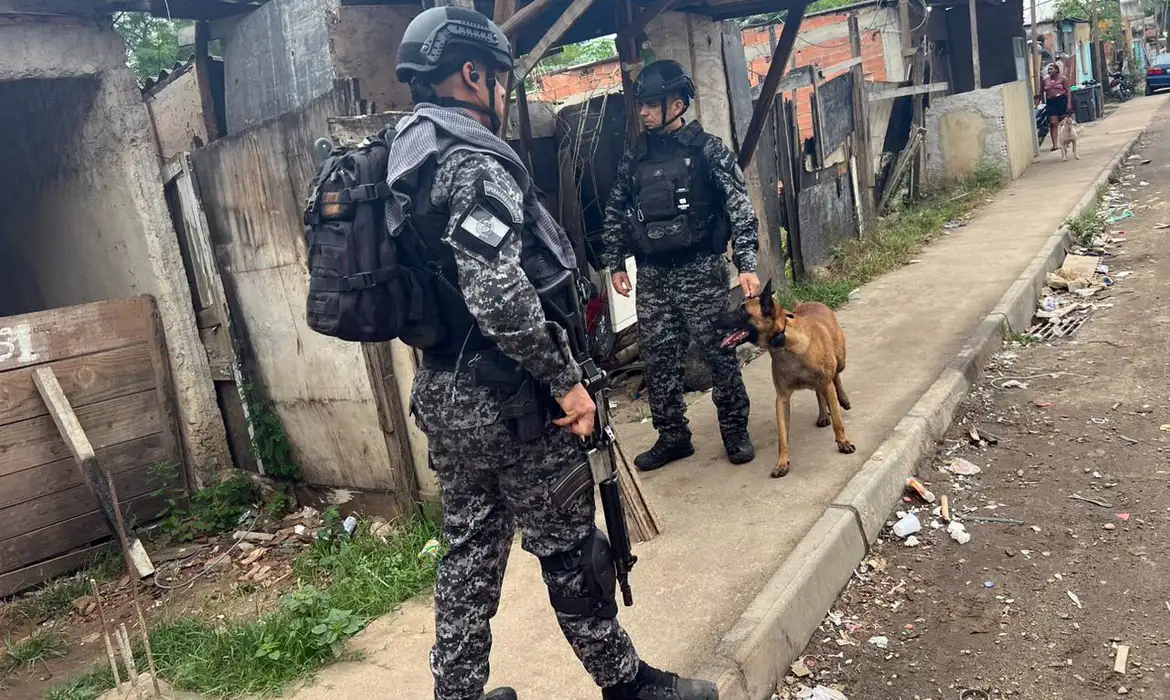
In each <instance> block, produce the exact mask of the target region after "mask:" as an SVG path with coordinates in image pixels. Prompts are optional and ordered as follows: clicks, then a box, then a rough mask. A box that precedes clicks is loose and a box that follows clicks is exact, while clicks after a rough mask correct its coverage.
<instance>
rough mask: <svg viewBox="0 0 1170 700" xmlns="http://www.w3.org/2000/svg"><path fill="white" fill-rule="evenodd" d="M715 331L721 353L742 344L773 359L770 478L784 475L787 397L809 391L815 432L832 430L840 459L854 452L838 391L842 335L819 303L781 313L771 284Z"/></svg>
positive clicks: (829, 312) (786, 466)
mask: <svg viewBox="0 0 1170 700" xmlns="http://www.w3.org/2000/svg"><path fill="white" fill-rule="evenodd" d="M720 326H721V327H722V328H723V329H724V330H725V331H728V335H727V336H726V337H725V338H724V340H723V343H722V345H723V347H735V346H737V345H740V344H742V343H745V342H751V343H755V344H756V345H758V346H760V347H762V348H765V349H766V350H767V351H768V353H769V354H770V355H771V356H772V383H773V384H774V385H775V387H776V424H777V426H776V427H777V430H778V432H779V439H780V455H779V458H778V459H777V460H776V467H775V468H774V469H773V470H772V476H773V477H781V476H784V475H785V474H787V473H788V469H789V467H790V465H791V462H790V460H789V457H788V423H789V413H790V410H791V400H792V392H794V391H796V390H798V389H812V390H813V391H815V392H816V393H817V406H818V408H819V409H820V410H819V411H818V414H817V427H820V428H823V427H825V426H827V425H829V424H830V423H832V425H833V435H834V437H835V438H836V441H837V449H838V450H840V451H841V452H844V453H845V454H851V453H853V452H854V451H855V450H856V449H857V448H855V447H854V446H853V443H851V442H849V438H847V437H845V423H844V421H843V420H842V418H841V409H845V410H846V411H848V410H849V408H850V406H849V397H848V396H846V395H845V389H844V388H843V387H842V386H841V372H843V371H844V370H845V334H844V333H843V332H842V331H841V326H840V325H838V324H837V316H836V314H834V313H833V311H832V310H831V309H830V308H829V307H827V306H825V305H824V304H821V303H818V302H808V303H804V304H801V305H799V306H797V307H796V308H795V309H793V310H792V312H788V311H785V310H784V308H783V307H782V306H780V305H779V304H777V303H776V302H775V300H774V299H773V298H772V283H771V282H768V284H767V285H765V286H764V291H763V292H761V293H760V296H759V297H756V298H752V299H746V300H744V302H743V303H742V304H740V305H739V307H738V308H737V309H735V310H734V311H730V312H728V313H727V314H724V316H723V318H722V320H721V322H720Z"/></svg>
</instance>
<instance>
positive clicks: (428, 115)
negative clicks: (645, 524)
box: [386, 7, 718, 700]
mask: <svg viewBox="0 0 1170 700" xmlns="http://www.w3.org/2000/svg"><path fill="white" fill-rule="evenodd" d="M511 68H512V53H511V48H510V46H509V44H508V40H507V38H506V37H505V36H504V34H503V33H502V32H501V31H500V29H499V28H498V27H497V26H496V25H495V24H494V23H492V22H491V21H490V20H488V19H487V18H486V17H484V16H483V15H481V14H479V13H477V12H474V11H472V10H467V9H463V8H456V7H439V8H433V9H429V10H426V11H424V12H422V13H421V14H420V15H418V16H417V17H416V18H415V19H414V20H413V21H412V22H411V23H410V25H409V27H408V28H407V29H406V33H405V36H404V37H403V40H402V44H401V45H400V47H399V50H398V65H397V74H398V78H399V80H402V81H403V82H407V83H409V84H410V87H411V94H412V96H413V98H414V102H415V110H414V112H413V113H412V115H410V116H408V117H405V118H404V119H403V120H402V121H401V122H399V124H398V127H397V134H396V136H395V140H394V142H393V145H392V147H391V151H390V155H389V172H388V173H387V184H388V185H389V187H390V190H391V193H392V196H391V197H390V199H389V202H388V204H387V208H386V223H387V230H388V231H390V232H391V235H396V236H399V237H400V239H401V241H402V242H401V243H400V244H399V245H400V250H402V251H406V252H404V255H407V256H408V257H409V255H410V252H409V251H411V250H413V251H414V254H415V255H416V258H417V259H414V260H406V262H407V263H410V264H413V265H414V266H415V267H416V268H417V269H425V270H429V271H430V273H431V274H430V276H428V275H424V274H421V273H420V275H419V277H418V280H419V282H420V284H422V285H423V286H424V288H427V289H429V288H430V287H427V286H426V285H432V286H433V288H434V290H436V291H435V294H434V297H435V300H436V301H435V303H436V304H437V312H436V313H435V314H433V317H434V320H435V324H436V325H435V330H436V335H435V340H434V342H432V343H429V344H428V345H427V347H426V348H425V349H424V352H423V361H422V368H421V369H420V371H419V372H418V374H417V376H416V378H415V383H414V388H413V392H412V409H413V413H414V415H415V419H416V421H417V422H418V425H419V426H420V428H421V429H422V430H423V432H425V433H426V435H427V438H428V441H429V456H430V462H431V466H432V468H433V469H434V470H435V472H436V473H437V475H438V478H439V483H440V486H441V488H442V503H443V533H444V537H445V539H446V541H447V543H448V545H449V550H448V552H447V554H446V555H445V556H444V557H443V559H442V561H441V562H440V564H439V574H438V580H437V581H436V582H435V623H436V624H435V626H436V640H435V645H434V647H433V649H432V651H431V671H432V673H433V675H434V678H435V698H436V700H479V699H480V698H481V697H486V698H490V699H491V700H514V698H515V697H516V695H515V692H514V691H513V690H512V689H510V688H501V689H497V690H495V691H492V692H491V693H489V694H488V695H486V696H482V693H483V690H484V684H485V683H486V682H487V678H488V657H489V653H490V651H491V630H490V623H491V619H492V617H493V616H494V615H495V613H496V609H497V606H498V603H499V598H500V589H501V586H502V584H503V578H504V569H505V565H506V563H507V560H508V554H509V550H510V549H511V546H512V540H513V536H514V534H515V529H516V525H517V524H519V528H520V531H521V533H522V534H523V547H524V549H525V550H527V551H528V552H531V553H532V554H534V555H536V556H537V557H539V558H540V562H541V568H542V571H543V575H544V581H545V583H546V585H547V587H548V590H549V598H550V602H551V604H552V607H553V608H554V610H555V611H556V616H557V620H558V622H559V623H560V626H561V630H562V631H563V632H564V635H565V638H566V639H567V640H568V642H569V644H570V645H571V646H572V648H573V651H574V652H576V654H577V657H578V658H579V659H580V660H581V662H582V663H583V664H584V666H585V668H586V669H587V670H588V671H589V673H590V674H591V675H592V677H593V680H594V681H596V683H597V685H598V686H600V687H601V688H602V689H603V692H602V696H603V698H605V700H650V699H651V698H655V699H659V700H717V697H718V693H717V691H716V689H715V686H714V684H712V683H709V682H705V681H694V680H689V679H682V678H679V677H678V676H676V675H674V674H670V673H666V672H663V671H658V670H656V669H654V668H652V667H650V666H648V665H647V664H646V663H645V662H643V661H641V660H640V659H639V657H638V654H637V652H635V650H634V646H633V643H632V642H631V641H630V638H629V637H628V636H627V634H626V632H625V631H624V630H623V629H622V627H621V625H619V624H618V621H617V619H616V616H617V603H616V600H615V595H614V593H615V591H614V576H613V572H612V566H613V563H612V559H611V558H608V554H607V553H608V543H607V542H606V541H605V540H604V535H602V534H601V533H600V532H599V531H598V530H597V528H596V527H595V525H594V508H595V506H594V496H593V493H592V491H590V490H585V491H584V492H579V493H578V494H577V495H576V496H575V497H573V498H571V499H569V500H568V502H567V503H566V504H565V505H564V506H563V507H557V506H554V505H553V503H552V499H551V498H550V494H551V493H553V492H554V490H555V489H556V487H557V485H558V482H559V480H560V479H561V478H562V477H563V476H565V475H566V474H567V473H568V472H569V471H570V470H571V469H572V468H573V467H574V466H576V465H577V464H580V463H581V460H582V454H581V451H580V450H579V447H578V444H577V443H578V442H579V438H578V437H576V436H584V435H588V434H589V433H590V432H591V431H592V429H593V422H594V419H595V406H594V404H593V401H592V399H591V398H590V396H589V394H588V392H587V391H586V390H585V389H584V387H583V386H582V385H581V384H580V383H579V382H580V379H581V369H580V367H579V366H578V364H577V363H576V362H575V361H574V359H573V357H572V355H571V352H570V346H569V343H568V338H567V335H566V331H565V329H564V328H562V327H560V326H558V325H557V324H555V323H552V322H550V321H549V320H548V319H546V317H545V314H544V312H543V311H542V306H541V302H540V299H539V297H538V292H537V290H538V289H540V288H542V287H543V286H544V285H546V283H547V282H548V280H549V279H552V278H555V277H557V276H558V275H560V276H561V277H562V278H563V276H564V272H565V271H566V270H574V269H575V266H576V261H575V259H574V256H573V252H572V246H571V244H570V241H569V240H568V237H567V236H566V234H565V233H564V231H563V229H561V228H560V227H559V226H557V224H556V223H555V222H554V221H553V220H552V218H551V217H550V215H549V214H548V212H547V211H546V210H545V209H544V207H542V206H541V205H540V204H539V203H538V202H537V200H536V198H535V192H534V189H533V186H532V183H531V180H530V177H529V173H528V172H527V171H526V170H525V168H524V166H523V165H522V164H521V161H520V159H519V158H518V157H517V156H516V153H515V152H514V151H513V150H512V149H511V148H510V147H509V146H508V145H507V144H506V143H505V142H504V141H502V140H501V139H499V138H498V137H497V136H496V133H495V132H496V131H498V128H499V125H500V120H501V119H502V118H503V105H504V101H505V99H506V95H505V90H504V86H505V85H506V83H507V78H506V76H507V73H508V71H509V70H511ZM411 241H413V242H411ZM535 386H539V387H540V391H542V392H543V393H544V395H545V396H547V397H549V401H548V402H547V403H548V405H550V406H552V405H553V404H554V402H553V399H555V405H559V408H560V409H561V412H563V417H562V418H559V419H556V420H555V421H554V420H551V412H550V413H547V414H545V413H539V414H534V413H532V412H531V411H528V412H525V411H524V410H520V411H514V410H512V409H513V408H515V407H516V405H517V404H516V402H514V401H512V399H513V398H514V397H515V396H518V395H524V393H525V390H526V389H531V388H532V387H535ZM520 405H521V407H522V408H523V407H525V406H526V407H527V408H531V405H530V404H523V403H522V402H521V404H520ZM534 415H535V416H536V420H537V422H536V431H535V435H533V434H525V433H524V432H523V431H521V430H520V427H519V426H520V424H521V423H522V422H524V423H525V425H528V426H529V427H531V425H532V422H531V421H532V418H533V416H534ZM597 552H601V555H598V554H597ZM606 567H610V570H609V571H606V570H605V569H606Z"/></svg>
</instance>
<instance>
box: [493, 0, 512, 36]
mask: <svg viewBox="0 0 1170 700" xmlns="http://www.w3.org/2000/svg"><path fill="white" fill-rule="evenodd" d="M514 14H516V0H496V9H495V10H494V11H493V12H492V21H493V22H495V23H496V24H498V25H503V24H504V22H507V21H508V20H510V19H512V15H514ZM504 33H505V34H507V32H504Z"/></svg>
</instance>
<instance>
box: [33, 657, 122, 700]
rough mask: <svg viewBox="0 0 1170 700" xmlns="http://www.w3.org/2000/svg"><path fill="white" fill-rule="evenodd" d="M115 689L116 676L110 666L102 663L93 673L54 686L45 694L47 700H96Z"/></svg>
mask: <svg viewBox="0 0 1170 700" xmlns="http://www.w3.org/2000/svg"><path fill="white" fill-rule="evenodd" d="M113 687H114V676H113V674H112V673H111V672H110V667H109V665H108V664H106V663H104V662H102V663H99V664H98V665H96V666H95V667H94V670H93V671H90V672H89V673H86V674H84V675H81V676H74V677H73V678H72V679H70V680H69V682H68V683H65V684H63V685H57V686H53V687H52V688H50V689H49V692H48V693H46V694H45V700H94V699H95V698H97V697H98V696H99V695H101V694H102V693H104V692H106V691H107V690H109V689H110V688H113Z"/></svg>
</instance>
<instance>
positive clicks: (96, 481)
mask: <svg viewBox="0 0 1170 700" xmlns="http://www.w3.org/2000/svg"><path fill="white" fill-rule="evenodd" d="M33 383H34V384H36V387H37V391H38V392H39V393H40V395H41V399H42V400H43V401H44V402H45V407H46V408H48V409H49V415H50V416H52V418H53V423H54V424H55V425H56V426H57V432H59V433H60V434H61V439H62V440H63V441H64V442H65V446H66V447H67V448H69V454H71V455H73V461H74V462H76V463H77V467H78V469H80V470H81V473H82V475H83V476H84V477H85V480H86V483H87V484H88V485H89V488H90V490H91V491H92V492H93V494H94V496H95V497H96V498H97V500H98V505H99V506H100V507H101V511H102V514H103V515H104V516H105V518H106V521H107V524H108V525H109V527H110V530H111V531H113V532H114V534H115V535H118V536H119V537H121V535H122V534H123V533H122V530H121V528H120V527H119V525H120V520H121V516H120V513H119V506H118V494H117V493H115V492H114V488H113V482H112V481H111V480H110V478H109V474H108V473H106V471H105V470H104V469H102V467H101V465H100V464H98V459H97V455H96V454H95V453H94V450H93V445H91V444H90V442H89V437H87V436H86V434H85V430H83V429H82V427H81V421H79V420H77V414H76V413H74V412H73V407H72V406H70V405H69V399H67V398H66V397H65V391H64V390H62V389H61V383H60V382H58V381H57V375H56V374H55V373H54V372H53V368H52V367H49V366H44V367H38V368H37V370H36V372H35V373H33ZM123 546H124V547H125V548H126V554H127V557H128V558H129V559H130V560H131V561H132V562H133V564H134V568H135V569H137V571H138V575H139V576H149V575H151V574H153V573H154V564H152V563H151V561H150V557H149V556H147V554H146V549H145V548H143V546H142V543H141V542H140V541H139V540H138V538H137V537H134V538H131V537H128V536H127V537H126V538H125V540H124V542H123Z"/></svg>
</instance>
